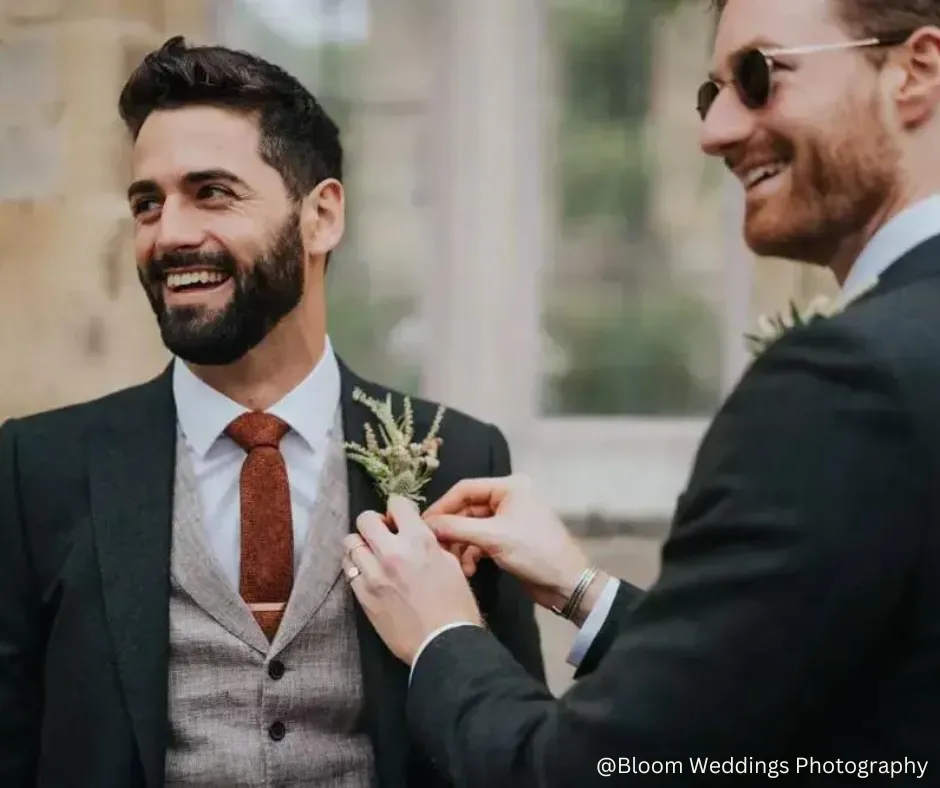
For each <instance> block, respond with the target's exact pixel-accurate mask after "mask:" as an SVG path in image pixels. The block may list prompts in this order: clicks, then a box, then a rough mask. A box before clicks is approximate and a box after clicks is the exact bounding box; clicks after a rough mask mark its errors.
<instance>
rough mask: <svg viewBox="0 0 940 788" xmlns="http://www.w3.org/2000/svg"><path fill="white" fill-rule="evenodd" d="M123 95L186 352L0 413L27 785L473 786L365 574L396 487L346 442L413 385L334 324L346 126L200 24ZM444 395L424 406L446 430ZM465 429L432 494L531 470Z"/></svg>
mask: <svg viewBox="0 0 940 788" xmlns="http://www.w3.org/2000/svg"><path fill="white" fill-rule="evenodd" d="M119 107H120V114H121V117H122V118H123V120H124V122H125V124H126V126H127V128H128V131H129V133H130V135H131V138H132V140H133V182H132V183H131V184H130V186H129V188H128V200H129V204H130V211H131V213H132V214H133V217H134V240H135V249H136V258H137V267H138V273H139V276H140V281H141V283H142V285H143V288H144V291H145V292H146V294H147V297H148V299H149V301H150V304H151V306H152V307H153V311H154V313H155V315H156V318H157V322H158V324H159V328H160V332H161V335H162V337H163V341H164V343H165V344H166V347H167V348H168V349H169V350H170V351H171V352H172V354H173V355H174V356H175V358H174V359H173V361H172V362H171V364H170V365H169V366H168V367H167V368H166V370H165V371H164V372H163V373H162V374H161V375H160V376H159V377H157V378H156V379H155V380H152V381H150V382H148V383H145V384H143V385H140V386H136V387H134V388H130V389H127V390H124V391H120V392H117V393H115V394H112V395H110V396H107V397H104V398H103V399H100V400H97V401H94V402H90V403H84V404H80V405H76V406H72V407H68V408H64V409H61V410H58V411H55V412H51V413H42V414H38V415H34V416H30V417H28V418H23V419H17V420H11V421H8V422H7V423H6V424H4V425H3V427H2V430H0V785H3V786H4V788H27V786H29V787H32V786H44V787H45V788H137V787H138V786H139V787H140V788H143V787H144V786H146V787H147V788H157V786H162V785H179V786H236V785H245V786H248V785H250V786H288V785H290V786H299V785H304V786H324V788H325V787H326V786H330V787H331V788H332V787H334V786H350V787H352V786H362V787H363V788H364V787H365V786H374V785H377V786H379V787H380V788H405V786H410V785H420V786H422V788H423V787H424V786H435V785H437V786H440V785H445V784H446V783H445V782H443V781H442V779H441V777H440V775H439V774H438V773H437V772H436V771H435V770H434V769H433V767H431V766H430V765H429V763H428V762H427V761H426V760H424V759H423V758H422V757H420V754H418V753H417V752H416V750H415V749H414V748H413V747H412V746H411V743H410V742H409V739H408V737H407V733H406V728H405V725H404V702H405V693H406V686H407V680H408V670H407V667H406V666H405V665H404V664H403V663H402V662H401V661H399V660H398V659H397V658H396V657H395V655H393V654H392V653H391V652H389V651H388V650H387V649H386V647H385V646H384V644H383V643H382V641H381V640H380V639H379V638H378V636H377V635H376V633H375V631H374V630H373V629H372V627H371V625H370V624H369V622H368V620H367V619H366V617H365V616H364V614H363V612H362V610H361V608H360V607H358V605H357V604H356V602H355V599H354V597H353V595H352V593H351V591H350V589H349V587H348V585H347V583H346V582H345V581H344V579H343V575H342V561H343V555H344V550H343V540H344V537H345V536H347V535H348V534H349V532H350V531H351V530H353V523H354V522H355V519H356V517H357V515H358V514H359V513H360V512H361V511H363V510H365V509H371V508H382V507H383V506H384V502H383V501H382V500H381V499H380V497H379V494H378V493H377V491H376V488H375V486H374V484H373V479H371V478H370V476H369V474H368V473H367V472H366V470H365V469H364V468H363V467H362V466H361V465H359V464H356V463H353V462H352V461H351V460H350V459H349V458H348V457H347V454H346V452H345V451H344V441H354V442H357V443H362V442H363V436H364V430H365V425H367V424H368V423H370V422H374V420H375V419H374V416H373V414H372V413H371V412H370V411H369V410H368V409H367V408H366V407H365V406H364V404H363V403H362V402H361V401H360V399H358V398H356V397H354V393H355V392H356V389H361V390H362V391H363V392H365V394H366V395H368V396H371V397H373V398H375V399H377V400H383V401H384V400H385V398H386V396H387V395H391V397H392V401H393V403H394V406H395V410H397V411H398V412H399V413H400V412H401V409H402V406H403V403H402V395H401V394H399V393H397V392H389V391H388V390H386V389H385V388H383V387H381V386H379V385H377V384H373V383H369V382H367V381H365V380H362V379H360V378H359V377H357V376H356V375H355V374H354V373H353V372H352V371H351V370H350V369H348V368H347V367H346V366H345V365H344V364H343V363H342V362H341V361H340V360H339V359H338V358H337V357H336V356H335V355H334V353H333V350H332V347H331V345H330V342H329V339H328V337H327V334H326V309H325V299H324V271H325V268H326V266H327V259H328V257H329V255H330V252H331V251H332V250H333V249H335V248H336V246H337V244H339V242H340V239H341V237H342V235H343V221H344V194H343V187H342V182H341V179H342V147H341V145H340V140H339V133H338V130H337V128H336V126H335V125H334V124H333V122H332V121H331V120H330V118H329V117H328V116H327V114H326V113H325V112H324V111H323V109H322V107H321V106H320V105H319V104H318V103H317V101H316V100H315V99H314V97H313V96H311V95H310V94H309V93H308V92H307V91H306V90H305V89H304V88H303V87H302V86H301V85H300V83H299V82H298V81H297V80H296V79H294V78H293V77H291V76H290V75H288V74H286V73H284V72H283V71H282V70H281V69H279V68H276V67H275V66H273V65H271V64H269V63H267V62H265V61H263V60H260V59H259V58H256V57H253V56H251V55H249V54H246V53H243V52H235V51H231V50H228V49H224V48H221V47H197V48H187V47H186V45H185V42H183V41H182V39H180V38H175V39H171V40H170V41H168V42H167V43H166V44H165V45H164V46H163V47H162V48H161V49H159V50H158V51H156V52H154V53H152V54H150V55H149V56H148V57H147V58H146V59H145V60H144V61H143V63H142V64H141V65H140V67H139V68H138V69H137V70H136V71H135V72H134V74H133V75H132V76H131V77H130V79H129V81H128V82H127V84H126V86H125V88H124V90H123V93H122V95H121V97H120V102H119ZM436 412H437V407H436V406H435V405H434V404H433V403H429V402H424V401H416V402H414V403H413V420H414V428H415V432H416V435H417V436H418V439H419V440H420V438H421V437H422V436H423V435H424V434H425V433H427V432H428V430H429V429H430V428H431V427H432V423H433V422H434V421H435V415H436ZM439 434H440V437H441V438H442V439H443V443H442V445H441V447H440V451H439V454H438V455H437V457H436V460H437V463H436V464H437V465H438V467H437V469H436V472H435V473H434V474H433V476H432V479H431V481H430V483H429V484H428V485H427V487H426V488H424V490H423V491H422V492H423V494H424V495H425V496H427V497H429V498H431V499H433V498H435V497H437V496H439V495H441V494H442V493H443V492H444V491H445V490H446V489H447V488H448V487H449V486H451V485H452V484H454V483H455V482H457V481H458V480H459V479H460V478H462V477H468V476H478V475H482V474H505V473H508V472H509V470H510V461H509V452H508V449H507V445H506V441H505V439H504V438H503V436H502V434H501V433H500V431H499V430H498V429H496V428H495V427H493V426H491V425H487V424H483V423H480V422H478V421H475V420H473V419H471V418H469V417H468V416H465V415H462V414H460V413H455V412H452V411H448V412H447V413H446V414H445V416H444V419H443V422H442V424H441V425H440V433H439ZM452 560H453V561H454V563H455V565H456V563H457V559H456V558H454V557H453V556H452ZM469 572H470V570H469V569H468V573H469ZM472 575H473V576H472V583H473V586H474V589H475V592H476V594H477V598H478V601H479V603H480V605H481V607H482V608H483V609H484V610H485V611H486V614H487V617H488V621H489V626H490V628H491V631H492V632H493V633H494V635H495V636H496V637H497V638H499V639H501V640H502V642H503V643H504V644H505V646H506V647H507V648H508V649H509V650H510V651H511V652H512V653H513V654H514V655H515V657H516V658H517V659H518V660H519V663H520V664H522V665H524V666H525V667H526V669H527V670H529V671H530V672H531V673H532V674H533V676H536V677H538V678H540V679H542V678H544V674H543V671H542V664H541V655H540V646H539V636H538V631H537V628H536V624H535V619H534V614H533V605H532V603H531V602H529V601H528V599H527V598H526V597H525V596H524V594H523V593H522V592H521V590H520V588H519V585H518V583H516V582H515V581H514V580H512V578H509V577H507V576H505V575H501V574H500V573H499V572H498V571H497V570H496V567H495V565H494V564H493V563H492V562H483V563H481V564H480V565H479V567H478V568H477V571H475V572H473V573H472Z"/></svg>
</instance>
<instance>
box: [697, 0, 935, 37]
mask: <svg viewBox="0 0 940 788" xmlns="http://www.w3.org/2000/svg"><path fill="white" fill-rule="evenodd" d="M834 2H835V7H836V9H837V10H838V12H839V16H840V17H841V18H842V21H843V22H844V23H845V26H846V28H847V29H848V30H849V32H850V33H851V34H852V35H856V36H859V37H860V38H869V37H871V36H880V35H886V34H889V33H903V32H907V31H910V32H911V33H913V32H914V31H915V30H917V29H918V28H921V27H929V26H937V27H940V0H834ZM712 5H713V6H714V7H715V8H716V9H717V10H718V13H719V14H720V13H721V12H722V11H724V10H725V6H726V5H728V0H712Z"/></svg>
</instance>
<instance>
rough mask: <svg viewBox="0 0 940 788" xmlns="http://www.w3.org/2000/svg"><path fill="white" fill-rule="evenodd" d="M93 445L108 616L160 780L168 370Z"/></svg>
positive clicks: (127, 693)
mask: <svg viewBox="0 0 940 788" xmlns="http://www.w3.org/2000/svg"><path fill="white" fill-rule="evenodd" d="M138 391H139V398H140V401H139V402H138V403H135V404H134V407H127V406H125V407H123V408H121V409H120V410H115V413H114V415H113V417H112V419H111V421H110V424H108V425H107V426H106V428H105V431H104V432H103V434H102V435H101V439H100V440H99V441H97V442H96V444H95V445H94V446H93V447H91V456H90V459H89V463H90V466H89V484H90V491H89V492H90V499H91V511H92V520H93V526H94V532H95V542H96V548H97V555H98V561H99V564H100V570H101V583H102V590H103V595H104V606H105V614H106V617H107V621H108V625H109V627H110V630H111V636H112V638H113V641H114V646H115V650H116V658H117V660H116V661H117V671H118V677H119V680H120V684H121V687H122V689H123V692H124V697H125V700H126V703H127V708H128V713H129V715H130V719H131V725H132V728H133V732H134V737H135V739H136V741H137V746H138V748H139V750H140V757H141V761H142V764H143V770H144V775H145V779H146V784H147V785H148V786H153V787H154V788H156V786H159V785H161V784H162V782H163V769H164V759H165V748H166V740H167V701H166V683H167V665H168V654H169V620H168V619H169V593H170V591H169V588H170V584H169V567H170V560H169V559H170V541H171V530H170V528H171V514H172V494H173V477H174V456H175V435H176V430H175V427H174V424H175V408H174V405H173V395H172V386H171V372H170V368H167V370H166V371H165V372H164V373H163V374H162V375H161V376H160V377H159V378H157V379H156V380H154V381H152V382H150V383H148V384H146V385H145V386H142V387H141V388H140V389H138Z"/></svg>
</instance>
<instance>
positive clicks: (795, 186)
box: [744, 98, 900, 265]
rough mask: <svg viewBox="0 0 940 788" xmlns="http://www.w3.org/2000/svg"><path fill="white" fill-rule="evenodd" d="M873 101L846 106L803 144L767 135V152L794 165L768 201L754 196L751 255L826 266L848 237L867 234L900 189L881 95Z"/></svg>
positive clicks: (747, 228) (748, 232) (748, 226)
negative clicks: (882, 116) (865, 106)
mask: <svg viewBox="0 0 940 788" xmlns="http://www.w3.org/2000/svg"><path fill="white" fill-rule="evenodd" d="M873 104H874V106H869V107H867V108H864V109H863V108H862V106H861V105H860V104H856V105H855V106H852V105H851V104H846V105H844V107H843V108H842V109H841V110H840V111H839V112H837V113H835V115H834V116H832V117H830V118H829V119H828V122H827V123H826V124H825V128H826V131H823V130H821V129H819V130H817V131H815V132H814V133H813V134H807V136H805V137H803V138H801V139H800V140H799V141H796V140H792V139H788V138H785V137H783V136H780V135H773V134H769V133H768V135H767V136H766V137H765V138H764V140H763V141H762V142H761V143H760V149H761V150H765V151H767V152H768V153H771V154H772V155H773V156H774V158H776V159H778V160H780V161H783V162H787V169H786V171H785V172H784V173H783V175H781V176H778V177H781V178H786V179H787V181H786V182H785V183H783V184H781V186H780V187H779V188H778V189H777V190H776V191H774V192H773V193H772V194H769V195H768V196H766V197H758V198H756V199H753V200H751V199H748V201H747V207H746V210H745V219H744V238H745V241H746V242H747V245H748V246H749V247H750V249H751V251H753V252H754V253H755V254H757V255H759V256H763V257H779V258H784V259H789V260H796V261H800V262H809V263H817V264H821V265H824V264H826V263H827V262H828V261H829V260H831V259H832V258H833V257H834V256H835V254H836V253H837V252H838V250H839V249H840V247H842V246H843V245H844V244H845V242H846V240H847V239H851V238H854V237H862V236H863V234H864V232H865V229H866V228H867V227H868V226H869V225H870V224H871V222H872V219H873V218H874V217H875V216H876V215H877V214H878V213H879V211H880V210H882V209H883V208H884V206H885V205H886V204H887V203H888V201H889V200H890V198H891V195H892V194H893V192H894V189H895V187H896V183H897V172H898V169H897V168H898V163H899V160H900V153H899V151H898V149H897V146H896V145H895V144H894V143H893V141H892V139H891V137H890V135H889V134H888V132H887V130H886V129H885V126H884V124H883V123H882V121H881V113H880V112H879V109H880V107H879V105H878V100H877V98H876V99H875V100H874V101H873ZM830 129H831V130H839V131H841V133H832V132H831V131H829V130H830ZM754 147H755V148H757V147H758V146H757V145H755V146H754Z"/></svg>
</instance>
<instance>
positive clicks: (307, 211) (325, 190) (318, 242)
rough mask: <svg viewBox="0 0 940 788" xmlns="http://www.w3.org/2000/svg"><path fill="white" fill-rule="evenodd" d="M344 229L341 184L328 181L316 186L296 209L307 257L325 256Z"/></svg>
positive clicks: (344, 212) (331, 180) (344, 201)
mask: <svg viewBox="0 0 940 788" xmlns="http://www.w3.org/2000/svg"><path fill="white" fill-rule="evenodd" d="M345 227H346V196H345V194H344V192H343V184H341V183H340V182H339V181H338V180H336V179H335V178H328V179H327V180H325V181H321V182H320V183H318V184H317V186H316V188H315V189H314V190H313V191H311V192H310V194H308V195H307V196H306V197H305V198H304V201H303V205H302V206H301V209H300V232H301V236H302V237H303V241H304V251H305V252H306V253H307V255H308V256H309V255H312V256H316V257H319V256H326V255H327V254H329V253H330V252H332V251H333V250H334V249H335V248H336V247H337V246H338V245H339V242H340V240H342V237H343V231H344V230H345Z"/></svg>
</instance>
